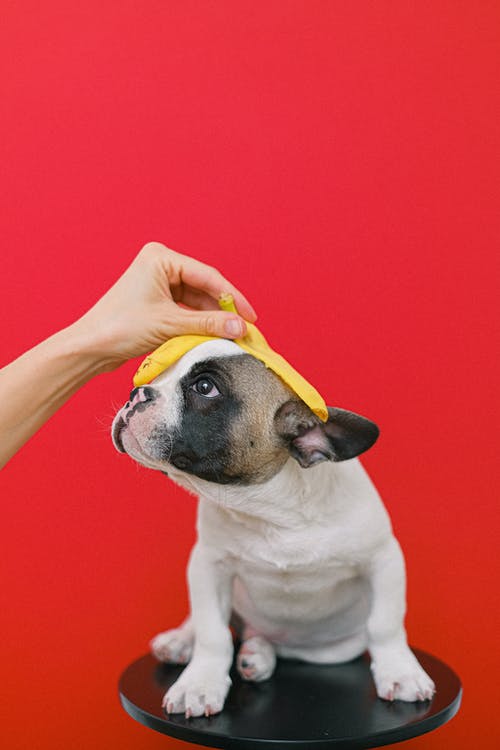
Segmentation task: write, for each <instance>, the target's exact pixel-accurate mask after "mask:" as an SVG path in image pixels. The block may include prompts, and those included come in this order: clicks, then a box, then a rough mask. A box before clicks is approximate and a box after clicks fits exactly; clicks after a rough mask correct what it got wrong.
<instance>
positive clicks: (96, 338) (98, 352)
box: [54, 317, 123, 377]
mask: <svg viewBox="0 0 500 750" xmlns="http://www.w3.org/2000/svg"><path fill="white" fill-rule="evenodd" d="M54 339H56V340H57V342H58V345H59V347H60V349H61V353H62V354H63V356H65V357H68V358H78V359H79V361H80V362H81V365H82V366H83V367H84V368H85V369H86V370H88V373H89V377H93V376H94V375H99V374H101V373H104V372H110V371H111V370H115V369H116V368H117V367H119V366H120V365H121V364H122V363H123V360H121V359H120V358H119V357H117V356H116V355H113V354H112V352H113V346H112V344H111V342H110V341H107V340H106V337H105V336H104V335H103V333H102V331H99V330H98V328H97V327H96V326H93V325H92V323H91V322H90V321H87V320H86V319H85V317H84V318H81V319H80V320H77V321H76V322H75V323H73V324H72V325H70V326H68V327H67V328H64V329H63V330H62V331H59V332H58V333H56V334H55V336H54Z"/></svg>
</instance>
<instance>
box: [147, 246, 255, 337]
mask: <svg viewBox="0 0 500 750" xmlns="http://www.w3.org/2000/svg"><path fill="white" fill-rule="evenodd" d="M139 256H140V257H141V258H146V259H148V260H149V259H153V260H158V259H159V260H160V261H162V262H163V264H164V269H165V272H166V274H167V278H168V283H169V286H170V291H171V293H172V296H173V298H174V299H175V301H176V302H183V303H184V304H187V305H189V306H191V307H196V308H197V309H203V310H208V309H211V308H212V307H213V305H212V304H211V303H210V300H214V301H215V302H217V301H218V299H219V297H220V296H221V295H222V294H232V295H233V299H234V303H235V305H236V309H237V310H238V313H239V314H240V315H241V316H242V317H243V318H245V319H246V320H249V321H250V322H252V323H253V322H254V321H255V320H256V319H257V314H256V312H255V310H254V309H253V307H252V305H251V304H250V302H249V301H248V300H247V299H246V297H245V296H244V295H243V294H242V293H241V292H240V291H239V289H237V288H236V287H235V286H234V284H231V282H229V281H228V280H227V279H226V278H225V277H224V276H223V275H222V274H221V273H219V271H217V269H216V268H213V267H212V266H209V265H207V264H205V263H202V262H201V261H199V260H196V259H195V258H190V257H189V256H187V255H182V253H178V252H176V251H175V250H171V249H170V248H168V247H166V246H165V245H162V244H161V243H160V242H148V243H147V244H146V245H144V247H143V248H142V250H141V252H140V253H139Z"/></svg>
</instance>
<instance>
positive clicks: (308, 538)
mask: <svg viewBox="0 0 500 750" xmlns="http://www.w3.org/2000/svg"><path fill="white" fill-rule="evenodd" d="M377 437H378V428H377V426H376V425H375V424H374V423H373V422H370V421H369V420H367V419H364V418H363V417H360V416H358V415H356V414H353V413H351V412H348V411H343V410H340V409H329V419H328V422H326V423H323V422H321V421H320V420H319V419H318V417H316V416H315V415H314V414H313V412H312V411H310V409H309V408H308V407H307V406H306V405H305V404H304V402H303V401H301V400H300V399H299V398H298V397H297V396H296V395H295V394H294V393H293V392H292V391H291V390H290V389H289V388H288V387H287V386H286V385H285V384H284V383H283V382H282V380H281V379H280V378H279V377H278V376H276V375H275V374H274V373H273V372H271V371H270V370H269V369H267V368H266V367H265V366H264V365H263V364H262V363H261V362H259V361H258V360H257V359H255V358H254V357H252V356H250V355H248V354H245V352H244V351H243V350H242V349H241V348H240V347H239V346H238V345H237V344H235V343H234V342H231V341H226V340H223V339H220V340H214V341H208V342H205V343H203V344H200V345H199V346H197V347H196V348H194V349H192V350H191V351H189V352H187V353H186V354H185V355H184V356H183V357H182V358H181V359H180V360H179V361H178V362H176V363H175V364H174V365H173V366H171V367H170V368H169V369H168V370H166V371H165V372H163V373H162V374H161V375H160V376H159V377H157V378H156V379H155V380H154V381H152V383H151V385H148V386H145V387H142V388H138V389H135V390H134V391H133V392H132V394H131V397H130V401H129V402H128V403H127V404H126V405H125V406H124V407H123V408H122V409H121V410H120V411H119V412H118V414H117V415H116V417H115V419H114V422H113V441H114V444H115V446H116V448H117V449H118V450H119V451H122V452H124V453H128V454H129V455H130V456H131V457H132V458H134V459H135V460H136V461H138V462H139V463H141V464H144V465H145V466H148V467H150V468H152V469H158V470H160V471H162V472H165V473H167V474H168V476H169V477H171V478H172V479H173V480H174V482H176V483H177V484H180V485H181V486H182V487H184V488H186V489H187V490H189V491H191V492H193V493H195V494H196V495H198V496H199V509H198V541H197V543H196V545H195V547H194V549H193V551H192V554H191V559H190V562H189V567H188V582H189V594H190V602H191V615H190V617H188V619H186V620H185V622H184V623H183V624H182V625H180V627H178V628H175V629H173V630H168V631H166V632H164V633H160V635H157V636H156V638H154V639H153V641H152V643H151V647H152V650H153V653H154V654H155V656H156V657H157V658H158V659H159V660H160V661H163V662H168V663H176V664H187V663H188V662H189V664H188V666H187V667H186V668H185V669H184V671H183V672H182V674H181V676H180V677H179V679H178V680H177V682H175V683H174V685H172V687H171V688H170V690H169V691H168V693H167V694H166V695H165V698H164V701H163V705H164V707H165V709H166V710H167V712H169V713H179V712H182V713H185V714H186V716H200V715H203V714H206V715H210V714H215V713H217V712H219V711H221V710H222V708H223V705H224V701H225V698H226V695H227V692H228V690H229V687H230V684H231V681H230V678H229V670H230V667H231V663H232V659H233V640H232V635H231V630H230V622H231V623H234V622H237V623H238V624H239V630H238V635H239V636H240V638H241V641H242V645H241V648H240V650H239V653H238V656H237V667H238V671H239V673H240V675H241V676H242V677H243V678H244V679H246V680H255V681H259V680H265V679H267V678H269V677H270V676H271V675H272V672H273V670H274V666H275V663H276V656H282V657H292V658H297V659H302V660H305V661H308V662H316V663H330V664H333V663H338V662H345V661H349V660H351V659H354V658H355V657H357V656H359V655H360V654H362V653H363V652H364V651H365V650H366V649H368V650H369V652H370V656H371V667H372V673H373V677H374V681H375V686H376V690H377V694H378V696H379V697H380V698H384V699H386V700H390V701H391V700H394V699H399V700H403V701H423V700H428V699H430V698H432V695H433V693H434V684H433V682H432V680H431V679H430V678H429V676H428V675H427V674H426V673H425V672H424V670H423V669H422V667H421V666H420V664H419V663H418V661H417V660H416V659H415V657H414V655H413V653H412V652H411V650H410V649H409V647H408V644H407V639H406V632H405V628H404V623H403V620H404V615H405V607H406V605H405V566H404V560H403V556H402V554H401V550H400V547H399V544H398V542H397V541H396V539H395V537H394V536H393V533H392V529H391V524H390V521H389V518H388V515H387V512H386V510H385V508H384V505H383V503H382V501H381V499H380V497H379V495H378V493H377V491H376V489H375V488H374V486H373V484H372V483H371V481H370V479H369V478H368V476H367V474H366V473H365V471H364V469H363V467H362V466H361V464H360V463H359V461H358V460H357V459H356V458H354V457H355V456H357V455H358V454H360V453H362V452H363V451H365V450H367V449H368V448H369V447H370V446H371V445H373V443H374V442H375V440H376V439H377ZM315 464H317V466H315V468H314V469H312V470H310V469H309V468H308V467H310V466H313V465H315ZM231 618H233V619H231Z"/></svg>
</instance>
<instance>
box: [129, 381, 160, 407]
mask: <svg viewBox="0 0 500 750" xmlns="http://www.w3.org/2000/svg"><path fill="white" fill-rule="evenodd" d="M155 398H156V392H155V390H154V388H150V387H149V386H148V385H145V386H141V387H140V388H134V389H133V390H132V391H131V392H130V396H129V403H130V406H135V404H140V403H145V402H146V401H154V400H155Z"/></svg>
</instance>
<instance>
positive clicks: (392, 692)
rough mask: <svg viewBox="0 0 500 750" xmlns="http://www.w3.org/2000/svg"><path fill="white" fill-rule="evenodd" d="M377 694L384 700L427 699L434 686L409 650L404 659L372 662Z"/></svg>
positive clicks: (410, 700) (413, 700) (434, 689)
mask: <svg viewBox="0 0 500 750" xmlns="http://www.w3.org/2000/svg"><path fill="white" fill-rule="evenodd" d="M372 674H373V679H374V681H375V687H376V689H377V695H378V697H379V698H382V699H383V700H386V701H394V700H400V701H407V702H415V701H428V700H431V698H432V697H433V695H434V693H435V692H436V686H435V685H434V682H433V681H432V680H431V678H430V677H429V675H428V674H427V673H426V672H425V671H424V670H423V669H422V667H421V666H420V664H419V663H418V661H417V660H416V659H415V657H414V656H413V654H412V653H411V652H410V654H409V656H407V657H405V658H404V659H401V658H399V659H397V660H390V661H388V662H385V661H384V662H380V663H377V662H374V663H372Z"/></svg>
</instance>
